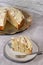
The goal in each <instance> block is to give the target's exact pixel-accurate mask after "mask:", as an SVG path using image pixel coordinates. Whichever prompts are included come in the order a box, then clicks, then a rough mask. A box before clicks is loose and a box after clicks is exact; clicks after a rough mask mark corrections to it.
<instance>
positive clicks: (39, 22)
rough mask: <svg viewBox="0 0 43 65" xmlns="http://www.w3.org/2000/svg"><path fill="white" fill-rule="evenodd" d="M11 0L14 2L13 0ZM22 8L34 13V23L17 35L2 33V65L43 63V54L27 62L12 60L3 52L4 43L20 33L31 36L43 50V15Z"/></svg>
mask: <svg viewBox="0 0 43 65" xmlns="http://www.w3.org/2000/svg"><path fill="white" fill-rule="evenodd" d="M0 1H1V0H0ZM5 1H6V0H5ZM9 1H10V0H9ZM11 1H12V2H13V0H11ZM17 1H18V0H16V1H15V2H17ZM19 1H20V0H19ZM19 5H20V4H19ZM25 5H26V4H25ZM23 6H24V4H23ZM22 9H24V10H26V11H27V12H28V13H30V14H31V15H32V19H33V21H32V25H31V27H30V28H29V29H27V30H25V31H24V32H22V33H18V34H15V35H0V65H43V55H39V56H37V57H36V58H35V59H33V60H32V61H30V62H27V63H16V62H12V61H10V60H8V59H7V58H6V57H5V56H4V53H3V49H4V45H5V44H6V43H7V41H8V40H9V39H10V38H11V37H12V36H14V37H15V36H19V35H27V36H30V38H31V39H32V40H34V41H35V42H36V43H37V44H38V45H39V47H40V50H43V15H39V14H36V13H33V12H30V10H29V9H25V8H22ZM40 14H41V13H40Z"/></svg>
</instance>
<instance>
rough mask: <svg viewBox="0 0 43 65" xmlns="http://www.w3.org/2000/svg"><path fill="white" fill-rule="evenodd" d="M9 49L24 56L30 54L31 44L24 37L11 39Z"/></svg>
mask: <svg viewBox="0 0 43 65" xmlns="http://www.w3.org/2000/svg"><path fill="white" fill-rule="evenodd" d="M11 47H12V49H13V50H14V51H17V52H22V53H25V54H31V53H32V43H31V41H30V40H29V38H28V37H26V36H19V37H16V38H12V39H11Z"/></svg>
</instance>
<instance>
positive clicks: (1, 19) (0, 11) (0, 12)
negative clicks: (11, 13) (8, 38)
mask: <svg viewBox="0 0 43 65" xmlns="http://www.w3.org/2000/svg"><path fill="white" fill-rule="evenodd" d="M6 12H7V10H6V9H4V8H0V30H4V27H5V24H6V16H7V13H6Z"/></svg>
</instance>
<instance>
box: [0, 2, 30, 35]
mask: <svg viewBox="0 0 43 65" xmlns="http://www.w3.org/2000/svg"><path fill="white" fill-rule="evenodd" d="M0 6H2V7H7V6H8V7H9V6H10V5H8V4H6V3H0ZM10 7H11V6H10ZM16 8H17V7H16ZM21 11H22V10H21ZM22 12H23V14H24V16H25V23H24V25H23V26H22V27H21V28H20V29H19V30H17V29H16V28H15V27H14V26H13V25H11V24H10V23H9V22H7V23H6V26H5V29H4V30H3V31H0V35H8V34H9V35H10V34H15V33H19V32H22V31H24V30H26V29H28V28H29V26H30V25H31V22H30V21H29V18H31V15H29V14H28V13H27V12H25V11H22ZM8 21H9V20H8Z"/></svg>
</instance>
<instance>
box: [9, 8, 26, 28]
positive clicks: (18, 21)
mask: <svg viewBox="0 0 43 65" xmlns="http://www.w3.org/2000/svg"><path fill="white" fill-rule="evenodd" d="M8 17H9V20H10V21H9V22H10V23H11V24H12V25H13V26H15V27H16V28H17V29H20V28H21V27H22V25H23V24H24V19H25V17H24V15H23V14H22V12H21V11H20V10H19V9H16V8H10V9H8Z"/></svg>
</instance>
